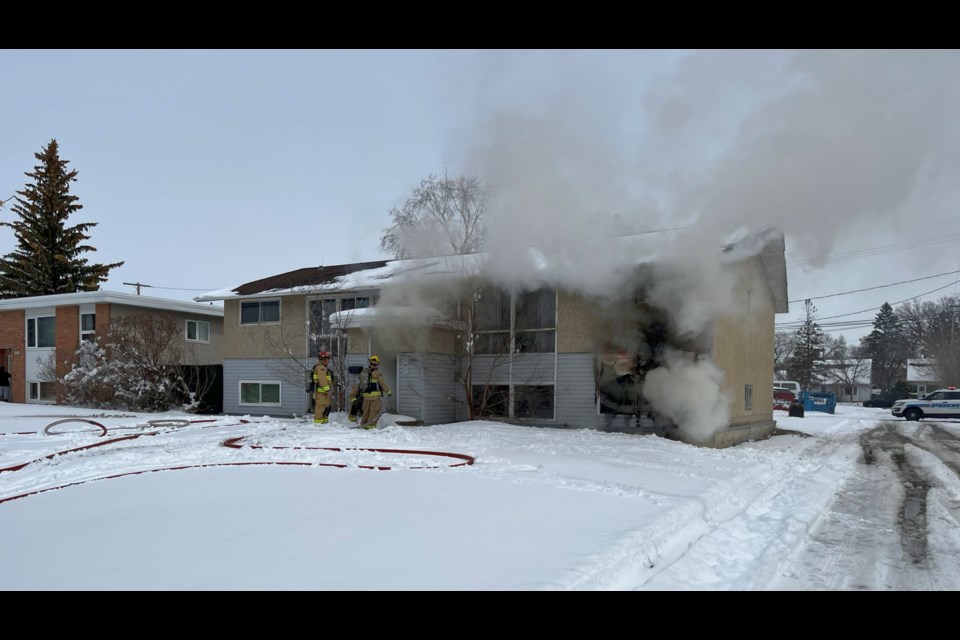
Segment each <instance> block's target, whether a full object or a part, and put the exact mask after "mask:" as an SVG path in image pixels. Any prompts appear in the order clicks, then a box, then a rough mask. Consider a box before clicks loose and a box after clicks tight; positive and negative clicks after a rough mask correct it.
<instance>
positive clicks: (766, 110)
mask: <svg viewBox="0 0 960 640" xmlns="http://www.w3.org/2000/svg"><path fill="white" fill-rule="evenodd" d="M490 59H491V60H492V63H491V69H490V73H489V74H487V75H486V76H485V80H486V82H485V83H484V84H483V86H482V89H481V90H480V91H478V98H477V101H476V108H477V112H478V114H479V115H478V116H477V117H476V118H475V120H474V122H475V126H474V127H473V129H471V130H469V131H466V132H464V135H462V136H460V137H458V139H457V140H456V141H455V143H454V144H453V145H452V147H453V148H455V149H456V153H457V154H459V156H460V157H462V158H463V163H462V164H463V171H464V172H465V173H467V174H469V175H476V176H478V177H480V178H481V179H482V180H483V181H484V182H485V184H486V185H487V187H488V188H489V189H490V190H491V192H492V194H493V198H492V200H491V207H490V214H489V217H488V221H487V222H488V228H489V235H488V242H487V248H488V250H489V259H488V260H487V266H488V267H489V274H490V275H492V276H493V277H495V278H498V279H499V280H500V282H501V284H502V285H504V286H506V287H509V288H514V289H516V288H533V287H536V286H539V285H540V284H546V283H550V284H554V285H555V284H557V283H562V284H563V286H564V287H565V288H567V289H568V290H573V291H579V292H582V293H584V294H585V295H589V296H592V297H609V298H611V299H613V298H617V297H622V296H624V294H628V293H629V291H628V290H627V289H625V287H626V286H627V285H626V284H625V283H626V280H625V276H626V274H628V273H630V270H631V269H632V268H633V267H634V266H635V265H637V264H639V263H641V262H645V261H648V260H650V261H653V262H655V263H656V264H657V265H658V266H657V268H655V269H654V270H653V271H652V273H653V274H654V278H653V279H651V280H649V281H648V282H647V291H646V295H647V296H648V299H649V301H650V302H651V303H653V304H654V305H655V306H657V307H658V308H659V309H661V310H662V311H663V312H665V313H666V314H667V316H668V318H669V320H670V322H671V325H672V327H671V328H672V330H673V332H674V333H675V334H676V335H677V336H680V337H684V336H695V335H697V334H698V333H701V332H703V331H705V330H706V329H707V326H708V324H709V323H710V321H711V320H712V319H714V318H716V317H718V316H720V315H723V314H727V313H730V312H731V311H732V310H731V309H730V308H729V301H730V300H731V299H732V298H733V296H731V295H730V292H731V286H732V281H731V280H730V279H729V278H728V276H727V275H725V273H724V270H723V269H722V268H721V266H720V263H721V247H722V245H723V244H724V243H725V241H726V240H727V239H728V238H729V237H730V235H731V234H734V233H735V232H742V231H743V230H744V229H746V230H759V229H763V228H769V227H773V228H779V229H781V230H783V231H784V232H785V233H786V235H787V242H788V246H790V245H791V244H792V245H793V250H794V251H796V252H797V253H796V255H797V257H804V258H806V259H819V260H823V259H824V258H825V256H826V255H827V254H829V253H830V251H831V249H832V247H833V246H834V243H835V241H836V238H837V237H839V236H840V235H842V233H843V232H844V231H846V230H850V229H854V228H860V229H862V228H869V227H870V226H872V225H877V224H886V225H895V224H900V223H902V222H903V221H905V220H911V219H912V220H917V219H922V214H923V213H924V212H926V211H940V210H945V209H944V208H943V207H940V208H937V207H935V206H931V204H932V203H937V202H941V201H944V197H945V196H946V195H955V194H956V190H957V187H956V185H957V184H960V181H958V180H956V178H957V176H958V171H957V169H958V161H960V156H958V155H957V154H956V153H954V152H953V149H955V148H956V146H957V145H956V143H957V142H958V133H960V124H958V122H960V121H957V119H956V115H955V114H956V113H958V106H960V83H958V82H956V69H957V68H958V63H960V53H958V52H957V51H929V50H928V51H903V50H898V51H802V52H791V51H725V52H694V53H676V52H667V53H657V52H529V53H523V54H510V53H502V54H499V55H495V56H491V57H490ZM921 206H922V207H925V208H924V209H923V210H920V209H919V207H921ZM665 229H670V230H671V231H664V230H665ZM625 234H634V235H628V236H626V237H623V236H625ZM637 234H640V235H637ZM635 241H636V242H635ZM670 360H671V363H670V364H669V365H667V366H663V367H661V368H660V369H658V370H656V371H655V372H653V373H651V375H650V376H648V378H649V381H648V386H649V387H650V389H649V391H648V395H649V396H650V399H651V400H652V401H653V400H654V398H656V401H654V405H658V404H659V405H662V406H655V408H656V409H657V410H659V411H661V412H662V413H664V414H666V415H671V416H673V417H676V418H677V419H678V420H679V421H680V423H681V427H682V428H688V429H691V430H694V431H697V432H699V430H701V429H702V428H705V425H706V426H708V427H709V428H711V429H713V428H716V427H717V426H720V425H719V423H718V422H717V421H716V420H715V419H713V418H714V417H715V416H717V415H719V413H720V412H719V411H718V403H720V402H721V400H719V398H720V396H719V384H720V380H719V379H718V376H717V372H716V371H715V367H712V365H711V364H710V363H709V362H708V361H706V360H702V359H701V360H692V361H684V360H682V359H679V358H677V357H675V356H671V357H670ZM654 373H655V375H654ZM691 385H696V389H695V390H694V387H692V386H691ZM671 387H672V388H677V389H685V391H684V394H683V398H684V400H683V402H684V403H685V404H686V405H687V407H688V408H687V409H686V410H682V411H681V410H679V407H677V406H675V404H676V403H675V402H674V399H673V398H672V397H670V395H669V394H667V393H665V391H664V390H665V389H667V388H671ZM691 402H696V403H698V406H690V403H691ZM724 415H725V414H724Z"/></svg>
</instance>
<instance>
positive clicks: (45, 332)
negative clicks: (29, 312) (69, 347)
mask: <svg viewBox="0 0 960 640" xmlns="http://www.w3.org/2000/svg"><path fill="white" fill-rule="evenodd" d="M56 328H57V327H56V317H54V316H45V317H42V318H27V346H28V347H35V348H47V347H53V346H56V336H57V331H56Z"/></svg>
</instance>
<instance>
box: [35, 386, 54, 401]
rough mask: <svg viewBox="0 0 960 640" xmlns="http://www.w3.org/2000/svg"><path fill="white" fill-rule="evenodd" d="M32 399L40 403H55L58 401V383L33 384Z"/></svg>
mask: <svg viewBox="0 0 960 640" xmlns="http://www.w3.org/2000/svg"><path fill="white" fill-rule="evenodd" d="M29 388H30V399H31V400H36V401H38V402H55V401H56V399H57V383H55V382H31V383H30V384H29Z"/></svg>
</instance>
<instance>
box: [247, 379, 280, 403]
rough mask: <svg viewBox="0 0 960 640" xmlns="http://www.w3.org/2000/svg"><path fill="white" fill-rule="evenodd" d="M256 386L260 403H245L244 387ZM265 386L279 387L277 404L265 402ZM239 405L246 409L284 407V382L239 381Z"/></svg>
mask: <svg viewBox="0 0 960 640" xmlns="http://www.w3.org/2000/svg"><path fill="white" fill-rule="evenodd" d="M245 384H247V385H250V384H255V385H258V387H259V389H258V397H259V398H260V401H258V402H245V401H244V399H243V385H245ZM264 385H271V386H273V385H276V387H277V398H278V401H277V402H263V387H264ZM237 404H238V405H240V406H244V407H279V406H282V405H283V382H282V381H280V380H238V381H237Z"/></svg>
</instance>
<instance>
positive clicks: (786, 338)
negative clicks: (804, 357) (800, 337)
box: [773, 331, 797, 378]
mask: <svg viewBox="0 0 960 640" xmlns="http://www.w3.org/2000/svg"><path fill="white" fill-rule="evenodd" d="M796 340H797V334H796V333H795V332H793V331H777V332H776V333H774V334H773V372H774V376H780V377H781V378H783V377H785V376H786V375H787V364H788V363H789V362H790V359H791V358H792V357H793V349H794V346H795V345H796Z"/></svg>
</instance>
